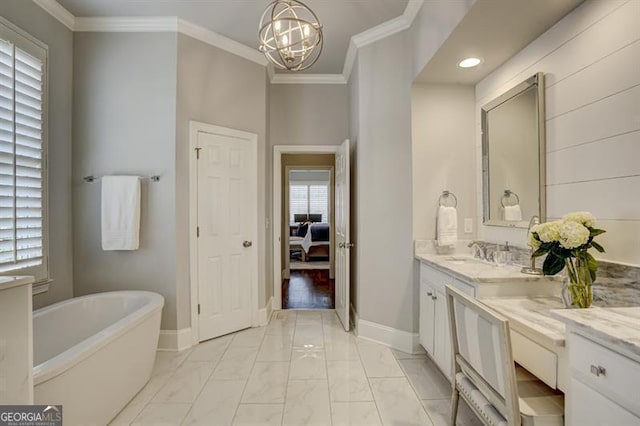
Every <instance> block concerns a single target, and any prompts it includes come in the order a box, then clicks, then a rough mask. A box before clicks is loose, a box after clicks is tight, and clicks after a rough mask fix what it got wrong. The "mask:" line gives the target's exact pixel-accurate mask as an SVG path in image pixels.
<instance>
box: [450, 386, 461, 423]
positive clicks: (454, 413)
mask: <svg viewBox="0 0 640 426" xmlns="http://www.w3.org/2000/svg"><path fill="white" fill-rule="evenodd" d="M459 401H460V393H459V392H458V389H456V387H455V386H454V387H453V394H452V395H451V426H456V418H457V417H458V402H459Z"/></svg>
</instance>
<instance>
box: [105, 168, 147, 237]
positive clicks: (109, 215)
mask: <svg viewBox="0 0 640 426" xmlns="http://www.w3.org/2000/svg"><path fill="white" fill-rule="evenodd" d="M139 245H140V177H139V176H104V177H103V178H102V250H137V249H138V247H139Z"/></svg>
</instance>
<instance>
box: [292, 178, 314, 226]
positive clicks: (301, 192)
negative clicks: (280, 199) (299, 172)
mask: <svg viewBox="0 0 640 426" xmlns="http://www.w3.org/2000/svg"><path fill="white" fill-rule="evenodd" d="M308 195H309V194H308V192H307V185H290V186H289V216H290V217H289V220H290V223H295V220H294V217H295V216H294V215H296V214H307V213H308V212H309V211H308V210H307V209H308V206H309V201H308Z"/></svg>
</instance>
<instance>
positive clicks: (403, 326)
mask: <svg viewBox="0 0 640 426" xmlns="http://www.w3.org/2000/svg"><path fill="white" fill-rule="evenodd" d="M472 3H473V1H472V0H469V1H460V2H440V1H438V2H427V3H425V4H424V6H423V7H422V9H421V10H420V11H419V12H418V15H417V17H416V20H415V21H414V23H413V24H412V26H411V28H409V30H407V31H404V32H402V33H399V34H396V35H394V36H392V37H388V38H385V39H383V40H380V41H378V42H376V43H374V44H372V45H369V46H366V47H364V48H361V49H360V50H359V52H358V61H357V64H356V66H355V68H354V70H353V73H355V75H354V74H352V76H351V78H350V82H349V86H350V90H349V97H350V102H351V107H350V111H351V120H352V123H351V126H350V127H351V130H350V134H351V135H352V138H355V139H356V140H357V143H356V144H355V147H356V151H357V152H356V154H355V156H354V157H355V164H354V169H355V179H354V182H355V188H354V190H355V193H356V195H355V203H352V204H353V205H355V206H356V208H355V213H354V218H353V219H352V223H353V222H354V225H355V235H356V236H357V240H356V241H355V243H356V259H355V265H354V266H355V282H354V283H352V286H355V289H352V295H354V296H355V297H354V299H356V304H357V311H358V314H359V318H360V319H364V320H368V321H372V322H375V323H378V324H382V325H386V326H388V327H392V328H396V329H400V330H404V331H408V332H417V330H418V309H419V297H418V287H419V286H418V262H416V261H414V260H413V234H412V226H410V225H409V224H411V223H412V222H413V217H412V212H413V207H412V202H413V199H412V198H413V197H412V159H411V150H412V138H411V84H412V82H413V80H414V78H415V76H416V75H418V74H419V72H420V71H421V70H422V68H423V66H424V65H425V64H426V63H427V62H428V61H429V59H430V58H431V57H432V56H433V54H434V53H435V52H436V51H437V49H438V48H439V47H440V45H441V44H442V43H443V42H444V40H445V39H446V38H447V36H448V35H449V34H450V33H451V31H452V30H453V28H454V27H455V26H456V25H457V24H458V22H459V21H460V20H461V19H462V17H463V16H464V15H465V13H466V12H467V10H468V9H469V7H470V6H471V4H472ZM354 116H356V117H357V122H356V121H354Z"/></svg>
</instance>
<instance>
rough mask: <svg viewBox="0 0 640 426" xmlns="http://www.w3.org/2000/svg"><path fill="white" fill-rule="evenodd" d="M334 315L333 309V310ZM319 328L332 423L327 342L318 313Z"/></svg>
mask: <svg viewBox="0 0 640 426" xmlns="http://www.w3.org/2000/svg"><path fill="white" fill-rule="evenodd" d="M334 315H335V310H334ZM320 328H322V351H323V352H324V370H325V373H326V374H327V401H328V402H329V422H330V424H331V425H333V407H332V406H331V386H330V385H329V363H328V360H327V342H326V341H325V338H324V316H322V312H321V313H320Z"/></svg>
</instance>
